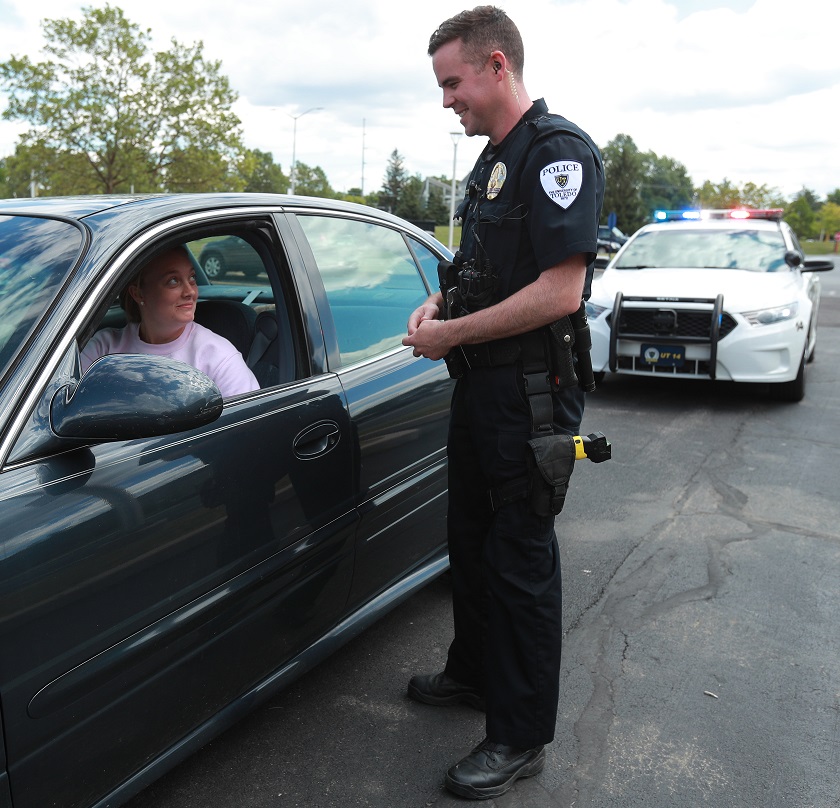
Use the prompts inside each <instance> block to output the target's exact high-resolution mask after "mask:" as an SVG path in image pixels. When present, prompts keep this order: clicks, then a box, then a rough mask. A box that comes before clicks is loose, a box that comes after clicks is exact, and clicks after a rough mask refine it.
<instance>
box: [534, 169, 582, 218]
mask: <svg viewBox="0 0 840 808" xmlns="http://www.w3.org/2000/svg"><path fill="white" fill-rule="evenodd" d="M540 182H541V183H542V187H543V190H544V191H545V192H546V194H548V198H549V199H550V200H551V201H552V202H554V203H555V204H557V205H560V207H561V208H568V207H569V205H571V204H572V202H574V201H575V199H577V195H578V191H580V187H581V185H582V184H583V166H582V165H581V164H580V163H579V162H577V161H576V160H558V161H557V162H556V163H551V164H549V165H547V166H546V167H545V168H544V169H543V170H542V171H540Z"/></svg>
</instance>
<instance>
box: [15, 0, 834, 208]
mask: <svg viewBox="0 0 840 808" xmlns="http://www.w3.org/2000/svg"><path fill="white" fill-rule="evenodd" d="M104 4H105V3H104V0H103V2H102V3H101V5H104ZM473 4H474V3H472V2H470V3H465V4H463V5H460V4H458V3H453V2H452V0H446V2H443V1H442V0H422V2H419V3H411V4H403V3H400V2H394V0H321V1H320V2H319V1H318V0H315V1H314V2H313V1H312V0H310V1H309V2H303V1H302V0H239V2H231V0H224V2H221V0H202V2H201V3H197V2H196V3H191V2H173V1H172V0H111V5H112V6H118V7H120V8H122V9H123V11H124V12H125V14H126V16H127V17H128V18H129V20H131V21H132V22H134V23H137V24H138V25H139V26H140V27H141V28H144V29H145V28H148V29H151V31H152V35H153V46H154V47H155V48H156V49H161V50H163V49H166V48H168V47H169V42H170V39H171V38H172V37H173V36H174V37H176V38H177V39H178V40H179V41H181V42H183V43H185V44H190V43H193V42H195V41H197V40H201V41H203V43H204V47H205V55H206V56H207V57H208V58H211V59H219V60H221V62H222V69H223V72H224V73H225V74H227V75H228V77H229V78H230V80H231V83H232V85H233V87H234V89H235V90H236V91H237V92H238V93H239V101H238V102H237V105H236V107H235V111H236V113H237V114H238V115H239V117H240V118H241V120H242V129H243V134H244V140H245V143H246V145H248V146H249V147H251V148H258V149H261V150H263V151H270V152H272V153H273V155H274V159H275V160H276V161H277V162H279V163H280V164H281V165H282V166H283V169H284V170H285V171H288V167H289V164H290V162H291V159H292V145H293V139H294V141H295V144H296V156H297V159H298V160H300V161H301V162H303V163H306V164H308V165H310V166H316V165H319V166H321V167H322V168H323V169H324V171H325V172H326V174H327V177H328V179H329V181H330V183H331V184H332V186H333V187H334V188H335V189H336V190H339V191H346V190H348V189H349V188H352V187H354V186H355V187H359V186H360V185H361V186H363V188H364V190H365V192H366V193H367V192H370V191H374V190H377V189H379V188H380V187H381V185H382V180H383V177H384V174H385V167H386V164H387V161H388V158H389V155H390V154H391V152H392V151H393V150H394V149H397V150H398V151H399V152H400V154H401V155H402V156H403V158H404V162H405V167H406V169H407V170H408V171H409V173H411V174H420V175H427V174H445V175H447V176H451V173H452V163H453V157H454V156H455V155H454V150H455V148H454V146H453V142H452V138H451V137H450V132H453V131H458V130H460V129H461V127H460V124H459V122H458V120H457V118H456V116H455V115H454V113H453V112H451V111H450V110H444V109H443V108H442V107H441V93H440V90H439V89H438V88H437V85H436V82H435V79H434V75H433V73H432V69H431V60H430V59H429V57H428V56H427V55H426V48H427V45H428V40H429V35H430V34H431V33H432V31H433V30H434V29H435V28H436V27H437V25H438V24H439V23H440V22H442V21H443V20H444V19H446V18H447V17H449V16H451V15H452V14H454V13H457V12H458V11H460V10H461V9H462V8H467V7H471V6H472V5H473ZM497 4H498V5H499V6H501V7H502V8H504V9H505V10H506V11H507V12H508V13H509V14H510V16H511V17H512V18H513V20H514V21H515V22H516V23H517V25H518V26H519V28H520V30H521V32H522V35H523V39H524V41H525V76H524V78H525V86H526V87H527V89H528V92H529V93H530V95H531V97H532V98H538V97H540V96H543V97H545V99H546V100H547V101H548V104H549V108H550V109H551V110H552V111H554V112H559V113H561V114H562V115H565V116H566V117H567V118H569V119H571V120H573V121H575V122H576V123H578V124H579V125H580V126H582V127H583V128H584V129H586V130H587V131H588V132H589V133H590V135H592V137H593V138H594V140H595V141H596V143H598V144H599V145H601V146H604V145H606V144H607V143H608V142H609V141H610V140H611V139H612V138H614V137H615V136H616V135H617V134H627V135H630V137H632V138H633V140H634V141H635V143H636V145H637V146H638V147H639V149H640V150H642V151H654V152H656V153H657V154H658V155H660V156H661V155H667V156H668V157H671V158H673V159H676V160H679V161H680V162H681V163H683V164H684V165H685V166H686V168H687V169H688V172H689V174H690V176H691V178H692V179H693V181H694V183H695V184H696V185H699V184H701V183H702V182H704V181H705V180H710V181H712V182H716V183H717V182H721V181H722V180H724V179H729V180H730V181H731V182H733V183H735V184H737V185H741V184H743V183H745V182H754V183H756V184H758V185H761V184H765V185H767V186H769V187H772V188H776V189H778V190H779V191H780V192H781V193H782V194H784V195H786V196H790V195H793V194H795V193H796V192H797V191H798V190H800V189H801V188H802V187H803V186H805V187H807V188H810V189H811V190H813V191H815V192H816V193H817V194H818V195H820V196H823V197H824V196H825V195H826V194H827V193H829V192H830V191H832V190H834V189H835V188H838V187H840V147H839V144H840V129H838V126H837V123H836V122H837V120H838V119H840V58H838V55H837V53H838V50H837V44H836V43H837V38H838V31H840V3H838V2H836V0H797V2H794V3H791V2H789V0H518V2H512V0H499V2H498V3H497ZM97 5H100V3H98V2H97V0H88V1H87V2H76V1H75V0H35V2H33V0H0V20H2V25H0V60H6V59H8V58H9V56H10V55H12V54H14V55H18V56H21V55H29V56H30V58H33V59H38V60H40V59H42V58H44V57H43V55H42V54H41V48H42V46H43V36H42V30H41V25H40V23H41V21H42V20H43V19H56V18H65V17H70V18H74V19H81V16H82V13H81V9H82V7H85V6H97ZM5 104H6V102H5V97H4V96H3V95H2V93H0V109H3V108H5ZM314 108H320V109H314ZM310 110H313V111H310ZM293 116H300V117H298V119H297V124H296V131H297V134H296V137H294V138H293V129H294V127H295V123H294V119H293ZM23 128H24V126H23V125H22V124H20V123H10V122H0V155H6V154H9V153H11V152H12V151H13V150H14V144H15V141H16V139H17V135H18V134H19V133H20V132H21V131H22V130H23ZM481 146H482V142H481V141H480V139H477V138H470V139H468V138H464V137H462V138H461V139H460V141H459V142H458V146H457V174H458V175H459V176H463V175H464V174H466V173H467V170H468V169H469V167H470V166H471V164H472V162H473V160H474V159H475V157H476V156H477V154H478V152H479V151H480V149H481Z"/></svg>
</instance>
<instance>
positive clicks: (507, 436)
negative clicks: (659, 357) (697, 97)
mask: <svg viewBox="0 0 840 808" xmlns="http://www.w3.org/2000/svg"><path fill="white" fill-rule="evenodd" d="M429 55H430V56H431V57H432V65H433V69H434V72H435V76H436V78H437V81H438V85H439V86H440V87H441V88H442V90H443V106H444V107H446V108H449V109H452V110H453V111H454V112H455V114H456V115H458V116H459V118H460V119H461V123H462V124H463V126H464V130H465V132H466V134H467V135H469V136H472V135H484V136H486V137H487V138H488V139H489V140H488V143H487V145H486V147H485V149H484V151H483V152H482V154H481V156H480V157H479V159H478V161H477V163H476V165H475V167H474V168H473V171H472V174H471V175H470V179H469V185H468V189H467V194H466V196H465V199H464V200H463V202H462V203H461V205H460V207H459V210H458V216H459V217H460V218H461V219H462V222H463V230H462V232H463V235H462V239H461V245H460V249H459V251H458V253H457V255H456V260H455V261H454V262H453V263H452V264H449V265H444V266H442V267H441V281H442V287H441V288H442V291H441V293H436V294H434V295H433V296H432V297H430V298H429V299H428V300H427V301H426V302H425V303H424V304H423V305H422V306H421V307H420V308H419V309H417V310H416V311H415V312H414V313H413V314H412V315H411V318H410V319H409V323H408V336H407V337H406V338H405V339H404V340H403V343H404V344H405V345H410V346H412V347H413V348H414V353H415V355H416V356H425V357H427V358H429V359H441V358H444V357H445V358H446V360H447V364H448V366H449V369H450V373H451V374H452V375H453V376H455V377H457V378H458V382H457V384H456V387H455V393H454V396H453V402H452V413H451V421H450V432H449V442H448V454H449V513H448V521H447V530H448V542H449V558H450V564H451V570H452V587H453V612H454V623H455V635H454V639H453V641H452V644H451V646H450V648H449V653H448V658H447V662H446V666H445V669H444V670H443V671H442V672H439V673H436V674H431V675H422V676H414V677H413V678H412V679H411V681H410V683H409V686H408V693H409V696H411V697H412V698H414V699H416V700H418V701H421V702H424V703H427V704H434V705H447V704H453V703H457V702H464V703H467V704H470V705H472V706H474V707H477V708H479V709H486V715H487V718H486V733H487V735H486V738H485V739H484V741H482V742H481V743H480V744H479V745H478V746H477V747H476V748H475V749H473V751H472V752H471V753H470V754H469V755H468V756H467V757H466V758H464V759H463V760H462V761H461V762H460V763H458V764H456V765H455V766H453V767H452V768H451V769H450V770H449V771H448V772H447V775H446V781H445V782H446V786H447V788H449V789H450V790H451V791H453V792H455V793H457V794H459V795H461V796H465V797H469V798H473V799H486V798H489V797H495V796H498V795H500V794H503V793H505V792H506V791H507V790H508V789H510V788H511V786H512V785H513V784H514V782H515V781H516V780H517V778H519V777H528V776H530V775H534V774H536V773H538V772H539V771H541V770H542V768H543V765H544V762H545V752H544V746H545V744H548V743H550V742H551V741H552V740H553V738H554V728H555V722H556V717H557V704H558V696H559V671H560V645H561V638H562V614H561V582H560V556H559V548H558V546H557V540H556V536H555V534H554V518H555V514H556V513H558V512H559V510H560V508H561V507H562V504H563V498H564V496H565V491H566V486H567V484H568V476H569V474H570V473H571V468H572V462H571V461H570V460H568V457H567V456H566V455H564V454H563V452H562V451H561V450H562V447H563V446H565V445H567V444H563V443H562V441H563V440H566V441H568V440H570V438H568V437H562V436H570V435H576V434H577V433H578V431H579V429H580V422H581V419H582V416H583V406H584V392H583V389H581V386H580V385H579V384H577V382H576V379H575V377H574V375H573V374H572V375H571V381H569V380H568V377H569V374H568V373H561V371H560V368H559V365H558V362H557V357H558V356H559V355H561V354H562V353H563V349H564V347H565V348H568V344H569V343H570V341H573V337H574V331H573V329H571V328H569V327H568V323H569V320H568V316H569V315H572V316H574V315H576V314H577V315H578V316H581V315H580V314H579V312H580V309H581V301H582V299H584V298H586V297H588V294H589V285H590V282H591V278H592V271H593V267H594V261H595V256H596V254H597V235H598V220H599V217H600V212H601V204H602V201H603V194H604V173H603V165H602V162H601V157H600V153H599V151H598V149H597V147H596V146H595V144H594V143H593V142H592V141H591V140H590V138H589V137H588V136H587V135H586V134H585V133H584V132H583V131H582V130H581V129H579V128H578V127H577V126H575V125H574V124H573V123H571V122H569V121H567V120H566V119H565V118H562V117H561V116H559V115H555V114H551V113H549V112H548V109H547V106H546V104H545V102H544V101H543V100H541V99H540V100H537V101H534V102H532V101H531V100H530V98H529V96H528V93H527V92H526V90H525V87H524V84H523V81H522V70H523V62H524V49H523V45H522V39H521V37H520V35H519V31H518V30H517V28H516V26H515V25H514V24H513V22H512V21H511V20H510V19H509V18H508V16H507V15H506V14H505V13H504V12H503V11H501V10H500V9H498V8H495V7H493V6H480V7H478V8H475V9H473V10H467V11H463V12H461V13H460V14H457V15H456V16H454V17H452V18H451V19H449V20H447V21H446V22H444V23H443V24H442V25H441V26H440V27H439V28H438V29H437V30H436V31H435V32H434V34H433V35H432V37H431V40H430V42H429ZM564 341H565V343H566V345H565V346H564V344H563V343H564ZM560 364H562V361H561V362H560ZM579 375H580V374H579ZM572 457H573V456H572ZM567 461H568V462H567Z"/></svg>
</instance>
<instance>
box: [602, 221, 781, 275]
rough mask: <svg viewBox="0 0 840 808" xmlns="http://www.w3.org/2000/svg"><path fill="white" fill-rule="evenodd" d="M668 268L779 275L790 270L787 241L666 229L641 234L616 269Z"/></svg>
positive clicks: (768, 233)
mask: <svg viewBox="0 0 840 808" xmlns="http://www.w3.org/2000/svg"><path fill="white" fill-rule="evenodd" d="M666 267H667V268H671V267H680V268H688V269H705V268H708V269H746V270H752V271H754V272H777V271H779V270H783V269H786V268H787V265H786V264H785V241H784V238H783V237H782V234H781V232H780V231H778V230H764V229H758V228H756V229H752V230H750V229H746V228H738V229H735V228H733V229H731V230H721V229H712V228H709V229H696V230H695V229H692V230H686V229H679V230H678V229H673V230H671V229H667V225H665V226H663V227H662V229H661V230H648V231H646V232H644V233H639V235H638V236H636V238H635V239H633V241H632V242H630V243H629V244H628V245H627V246H626V247H625V250H624V252H623V253H622V254H621V257H620V258H619V260H618V262H617V263H616V269H659V268H666Z"/></svg>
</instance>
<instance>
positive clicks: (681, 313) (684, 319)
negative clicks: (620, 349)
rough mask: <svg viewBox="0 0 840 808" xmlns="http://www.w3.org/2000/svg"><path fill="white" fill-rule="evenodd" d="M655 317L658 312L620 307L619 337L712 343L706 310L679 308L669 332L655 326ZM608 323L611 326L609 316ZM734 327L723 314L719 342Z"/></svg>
mask: <svg viewBox="0 0 840 808" xmlns="http://www.w3.org/2000/svg"><path fill="white" fill-rule="evenodd" d="M657 314H658V310H657V309H632V308H622V310H621V322H620V324H619V330H618V335H619V336H620V337H624V338H625V339H634V338H645V339H647V338H656V337H668V338H669V339H670V338H679V339H685V340H690V341H697V342H701V341H708V340H711V336H712V335H711V330H712V313H711V311H709V310H705V311H703V310H701V311H689V310H685V309H678V310H677V325H676V328H674V329H673V330H668V331H662V330H661V329H659V328H658V326H657V325H656V324H655V319H656V316H657ZM609 321H610V327H612V314H610V315H609ZM737 325H738V324H737V323H736V322H735V320H734V319H733V318H732V317H731V316H730V315H729V314H727V313H726V312H724V313H723V316H722V317H721V323H720V335H719V337H718V339H723V338H724V337H725V336H726V335H727V334H729V333H731V332H732V330H733V329H734V328H736V326H737Z"/></svg>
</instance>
